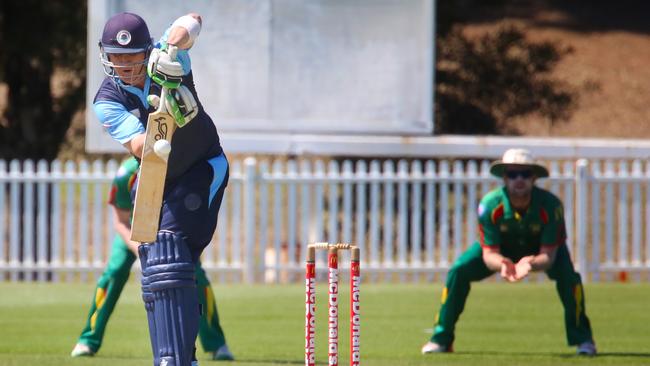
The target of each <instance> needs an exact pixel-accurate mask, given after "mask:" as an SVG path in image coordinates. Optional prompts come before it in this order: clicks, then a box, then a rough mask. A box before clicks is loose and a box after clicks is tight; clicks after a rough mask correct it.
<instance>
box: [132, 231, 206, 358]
mask: <svg viewBox="0 0 650 366" xmlns="http://www.w3.org/2000/svg"><path fill="white" fill-rule="evenodd" d="M143 252H144V253H143ZM143 254H144V255H143ZM140 258H141V263H142V298H143V299H144V301H145V308H146V309H147V316H148V320H149V335H150V337H151V346H152V349H153V352H154V365H160V366H163V365H164V366H190V365H191V362H192V355H193V350H194V343H195V341H196V336H197V334H198V331H199V317H200V311H199V301H198V294H197V292H196V291H197V290H196V279H195V274H194V264H193V263H192V257H191V255H190V251H189V249H188V248H187V244H186V243H185V240H184V239H183V238H182V237H181V236H180V235H176V234H174V233H172V232H169V231H160V232H158V236H157V240H156V242H154V243H153V244H149V245H142V246H140ZM152 302H153V306H151V304H152ZM150 307H152V309H151V310H149V308H150Z"/></svg>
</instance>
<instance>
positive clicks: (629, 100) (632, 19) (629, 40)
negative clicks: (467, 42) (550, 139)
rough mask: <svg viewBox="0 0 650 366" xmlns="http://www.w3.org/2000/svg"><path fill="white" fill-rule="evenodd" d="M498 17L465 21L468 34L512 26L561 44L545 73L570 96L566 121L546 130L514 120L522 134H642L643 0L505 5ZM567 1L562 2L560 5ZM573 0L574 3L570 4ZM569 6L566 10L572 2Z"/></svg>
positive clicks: (645, 118)
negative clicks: (559, 55)
mask: <svg viewBox="0 0 650 366" xmlns="http://www.w3.org/2000/svg"><path fill="white" fill-rule="evenodd" d="M506 3H508V5H507V6H506V7H505V9H502V10H500V11H499V13H490V12H489V9H487V10H486V9H479V11H475V12H474V13H475V14H471V15H470V16H469V20H468V22H467V23H466V26H465V32H466V34H468V35H471V36H474V35H477V36H478V35H481V34H483V33H485V32H490V31H492V30H494V29H496V28H497V27H498V26H500V25H502V24H506V23H508V24H516V25H518V26H520V27H521V28H522V29H524V30H525V31H526V32H527V36H528V37H529V39H530V40H534V41H540V40H546V41H552V42H554V43H557V44H558V45H562V46H568V47H571V48H572V49H573V52H572V53H571V54H569V55H567V56H565V57H564V58H563V59H562V60H561V61H560V63H559V64H558V66H557V67H556V69H555V70H554V71H553V75H554V76H555V77H557V78H559V79H561V80H563V81H565V82H567V83H568V84H569V85H571V86H572V87H573V88H575V90H577V91H578V95H579V98H578V101H577V105H576V108H575V110H574V111H573V113H572V115H571V117H569V119H568V120H566V121H560V122H557V123H556V124H555V125H551V124H550V123H549V122H548V121H546V120H544V119H543V118H541V117H539V116H535V115H530V116H526V117H525V118H519V119H517V120H516V126H517V128H518V129H519V130H520V131H521V132H522V134H524V135H534V136H565V137H599V138H610V137H611V138H646V137H650V108H648V104H646V103H648V101H650V68H649V67H648V62H649V61H650V23H649V22H647V19H643V18H644V17H645V16H646V15H647V14H650V2H642V1H619V2H612V1H591V2H581V1H576V2H566V1H565V2H559V1H538V2H531V1H528V2H524V1H507V2H506ZM566 3H570V4H566ZM575 3H581V4H582V5H575ZM572 4H573V5H572Z"/></svg>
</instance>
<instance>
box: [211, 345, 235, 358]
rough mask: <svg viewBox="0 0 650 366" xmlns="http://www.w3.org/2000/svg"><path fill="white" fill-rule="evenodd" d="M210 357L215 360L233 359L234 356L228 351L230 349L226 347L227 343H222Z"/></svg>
mask: <svg viewBox="0 0 650 366" xmlns="http://www.w3.org/2000/svg"><path fill="white" fill-rule="evenodd" d="M212 359H213V360H216V361H234V360H235V356H233V354H232V352H230V349H228V345H227V344H224V345H223V346H221V347H219V349H218V350H216V351H215V352H214V354H213V355H212Z"/></svg>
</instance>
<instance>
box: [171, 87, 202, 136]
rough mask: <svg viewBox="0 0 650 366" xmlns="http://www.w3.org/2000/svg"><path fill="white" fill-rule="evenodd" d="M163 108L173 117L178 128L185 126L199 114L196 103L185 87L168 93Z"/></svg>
mask: <svg viewBox="0 0 650 366" xmlns="http://www.w3.org/2000/svg"><path fill="white" fill-rule="evenodd" d="M165 108H167V111H168V112H169V113H170V114H171V115H172V116H174V119H175V120H176V125H178V127H183V126H185V125H187V124H188V123H190V121H191V120H192V119H194V117H196V115H197V114H198V113H199V106H198V103H196V99H195V98H194V95H192V92H191V91H190V89H188V88H187V87H186V86H185V85H181V86H180V87H179V88H178V89H174V90H170V91H169V94H167V96H165Z"/></svg>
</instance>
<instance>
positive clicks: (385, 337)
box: [0, 282, 650, 366]
mask: <svg viewBox="0 0 650 366" xmlns="http://www.w3.org/2000/svg"><path fill="white" fill-rule="evenodd" d="M440 287H441V286H440V284H439V283H436V284H431V285H412V284H406V285H396V284H391V285H370V284H364V285H363V286H362V292H361V295H362V348H361V352H362V364H363V365H378V366H384V365H386V366H388V365H481V366H487V365H499V366H503V365H522V364H526V365H557V364H583V365H601V364H602V365H648V364H650V331H649V330H650V327H649V325H648V324H650V311H648V304H650V284H589V285H587V286H586V296H587V313H588V315H589V316H590V318H591V321H592V325H593V328H594V332H595V337H596V341H597V344H598V348H599V351H600V355H599V356H598V357H596V358H582V357H577V356H575V355H574V351H575V349H574V348H573V347H567V346H566V344H565V335H564V329H563V328H564V326H563V321H562V309H561V306H560V302H559V299H558V298H557V296H556V294H555V289H554V287H553V284H552V283H550V282H545V283H542V284H538V283H522V284H517V285H509V284H505V283H479V284H476V285H474V287H473V290H472V294H471V295H470V298H469V301H468V303H467V306H466V309H465V313H464V314H463V317H462V318H461V321H460V322H459V325H458V332H457V339H456V343H455V348H456V353H454V354H443V355H428V356H422V355H420V352H419V351H420V346H421V345H422V344H423V343H424V342H426V340H427V339H428V337H429V335H430V329H431V326H432V322H433V317H434V312H435V311H436V310H437V308H438V299H439V295H440ZM92 290H93V287H92V286H91V285H80V284H44V285H41V284H14V283H0V365H16V366H18V365H20V366H28V365H39V366H45V365H56V366H60V365H84V366H86V365H87V366H90V365H112V366H114V365H150V364H151V361H150V360H151V358H150V349H149V340H148V335H147V327H146V322H145V314H144V309H143V306H142V304H141V300H140V294H139V288H138V287H137V286H136V284H135V283H134V282H130V283H129V284H128V285H127V287H126V290H125V293H124V296H122V298H121V299H120V302H119V303H118V305H117V308H116V310H115V312H114V314H113V318H112V319H111V322H110V323H109V325H108V329H107V332H106V337H105V339H104V345H103V347H102V349H101V351H100V352H99V353H98V355H97V356H95V357H94V358H84V359H71V358H70V357H69V356H68V354H69V352H70V350H71V349H72V346H73V345H74V343H75V341H76V337H77V336H78V333H79V331H80V330H81V327H82V325H83V324H82V323H83V321H84V317H85V315H86V312H87V309H88V306H89V302H90V300H91V295H92ZM346 290H347V287H346ZM214 291H215V294H216V296H217V301H218V305H219V312H220V315H221V319H222V325H223V327H224V329H225V331H226V336H227V338H228V343H229V345H230V347H231V350H232V351H233V353H234V354H235V357H236V358H237V361H236V362H233V363H228V362H215V361H208V360H207V357H206V354H204V353H201V354H200V356H199V360H200V361H201V362H200V363H201V365H219V364H222V365H227V364H233V365H238V366H239V365H241V366H245V365H260V366H262V365H263V366H269V365H300V364H302V363H303V346H304V333H303V332H304V329H303V326H304V315H303V314H304V290H303V287H302V286H298V285H292V286H282V285H273V286H245V285H217V286H215V287H214ZM318 291H319V298H318V304H319V307H318V309H319V317H318V327H317V331H318V333H317V337H318V340H319V342H318V343H317V354H318V357H317V361H318V364H319V365H324V364H326V354H325V347H326V345H325V342H326V335H325V331H326V319H325V312H324V310H325V309H326V307H325V306H324V304H325V301H324V300H325V298H324V296H323V294H324V291H325V288H324V286H319V288H318ZM342 295H347V293H342ZM346 299H347V297H346ZM341 311H342V312H344V314H341V315H342V316H345V315H347V303H346V305H345V306H341ZM341 320H342V324H341V329H340V331H341V333H342V334H344V335H345V336H344V337H343V338H342V339H341V344H340V347H341V352H342V354H341V357H342V360H343V361H342V362H341V365H347V364H348V362H347V344H348V343H347V329H348V328H347V318H345V320H343V317H342V318H341ZM428 332H429V333H428Z"/></svg>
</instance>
